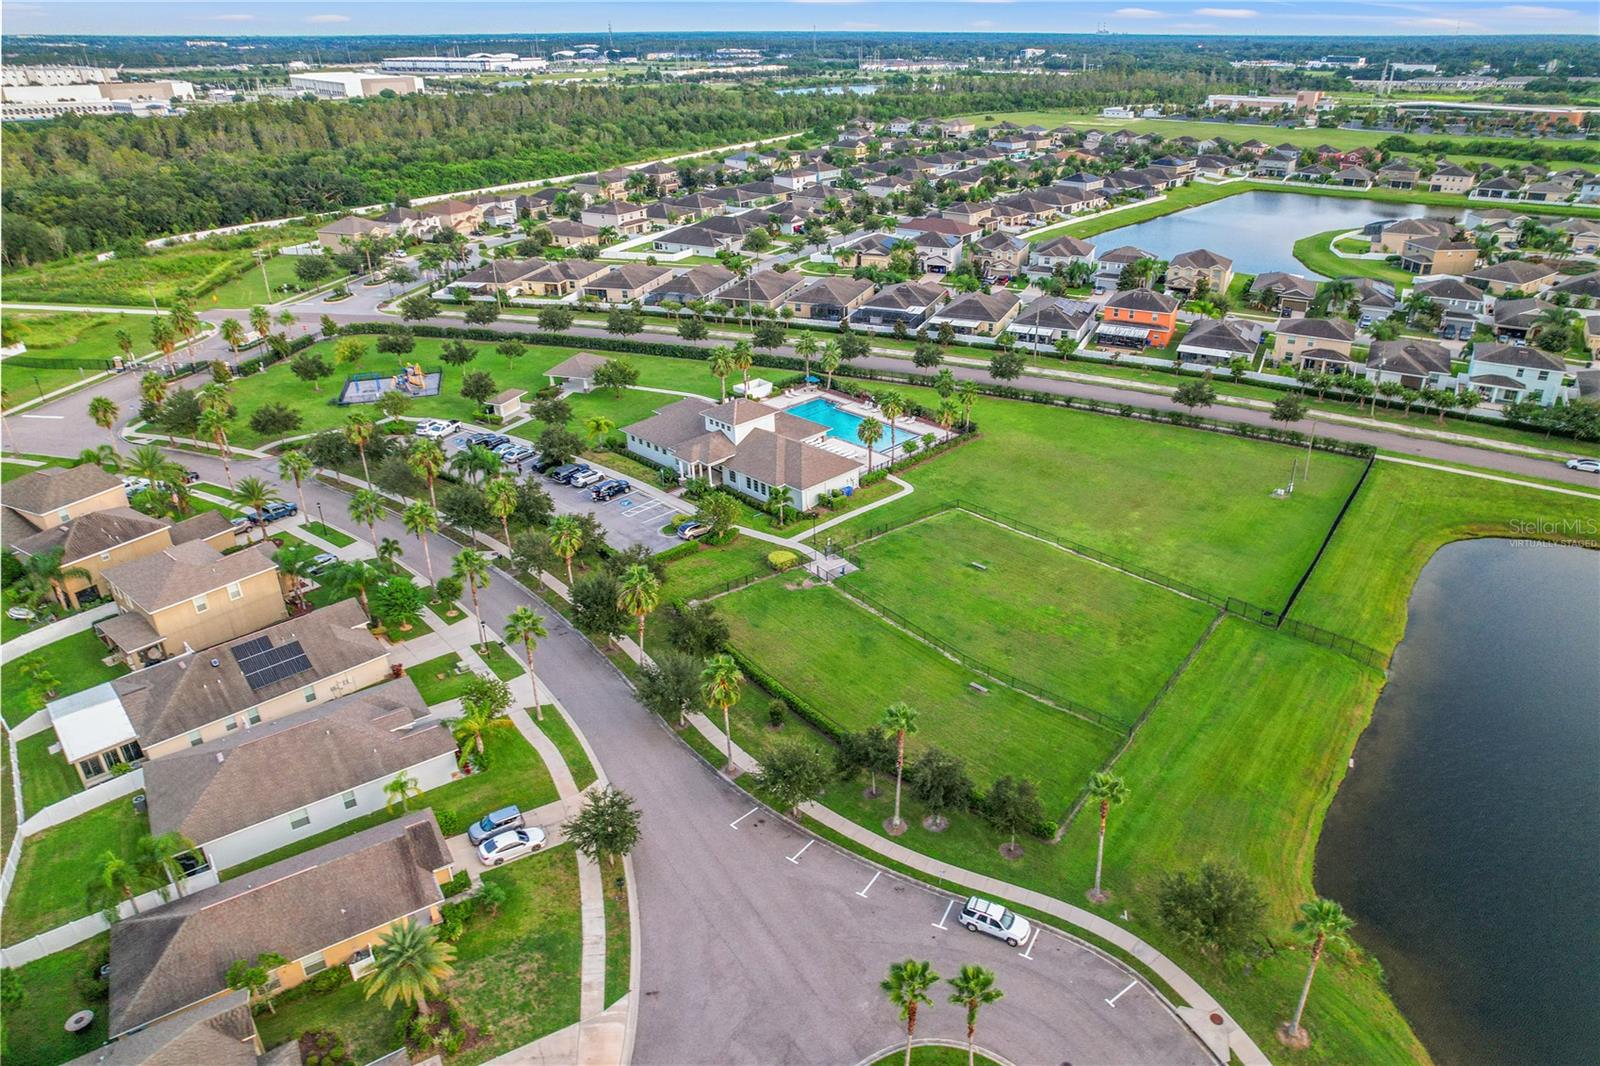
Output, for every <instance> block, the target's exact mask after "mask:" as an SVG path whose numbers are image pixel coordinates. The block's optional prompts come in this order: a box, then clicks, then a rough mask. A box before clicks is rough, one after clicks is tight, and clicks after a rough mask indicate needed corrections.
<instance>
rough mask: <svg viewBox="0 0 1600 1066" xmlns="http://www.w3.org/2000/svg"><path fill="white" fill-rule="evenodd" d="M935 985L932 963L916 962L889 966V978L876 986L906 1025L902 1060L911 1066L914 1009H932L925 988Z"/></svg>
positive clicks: (915, 1025)
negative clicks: (880, 989) (904, 1056)
mask: <svg viewBox="0 0 1600 1066" xmlns="http://www.w3.org/2000/svg"><path fill="white" fill-rule="evenodd" d="M938 982H939V975H938V974H937V973H934V971H933V964H932V963H930V962H922V961H919V960H917V959H907V960H906V961H904V962H895V963H890V964H889V976H888V977H886V978H884V980H883V981H882V982H881V983H880V984H879V986H878V987H880V988H882V989H883V990H884V992H885V993H887V994H888V996H889V1002H890V1003H893V1004H894V1005H895V1006H896V1007H899V1008H900V1019H901V1021H903V1022H905V1023H906V1061H905V1066H911V1041H912V1039H913V1038H915V1036H916V1034H917V1008H919V1007H923V1006H928V1007H931V1006H933V1000H931V999H929V998H928V989H930V988H932V987H933V986H934V985H935V984H937V983H938Z"/></svg>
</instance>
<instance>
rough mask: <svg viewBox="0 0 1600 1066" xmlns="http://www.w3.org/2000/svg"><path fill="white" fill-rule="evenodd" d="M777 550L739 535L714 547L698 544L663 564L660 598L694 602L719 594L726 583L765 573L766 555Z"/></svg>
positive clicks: (762, 542)
mask: <svg viewBox="0 0 1600 1066" xmlns="http://www.w3.org/2000/svg"><path fill="white" fill-rule="evenodd" d="M776 547H777V545H776V544H769V543H767V542H766V541H764V540H756V539H755V538H754V537H747V536H744V535H743V534H740V535H738V536H736V537H734V539H733V540H731V541H729V542H728V543H727V544H721V545H718V546H717V547H714V548H713V547H710V546H707V545H703V544H702V545H700V550H699V551H696V552H694V553H693V554H691V555H683V556H679V557H678V558H676V559H673V560H672V561H671V562H669V563H668V564H667V578H666V580H665V581H663V582H662V585H661V595H662V599H663V601H666V600H685V601H687V600H697V599H701V598H703V597H705V596H710V595H713V594H715V593H718V592H721V591H722V590H723V588H724V587H725V586H726V584H727V583H728V582H729V581H734V580H737V579H739V578H744V577H749V576H750V575H752V574H763V575H764V574H769V573H771V572H772V567H770V566H768V565H767V554H768V553H769V552H771V551H772V550H773V549H775V548H776Z"/></svg>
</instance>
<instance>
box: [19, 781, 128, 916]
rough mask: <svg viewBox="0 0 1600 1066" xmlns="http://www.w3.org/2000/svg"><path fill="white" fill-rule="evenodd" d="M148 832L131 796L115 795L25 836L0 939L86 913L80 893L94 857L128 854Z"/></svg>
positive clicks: (94, 866)
mask: <svg viewBox="0 0 1600 1066" xmlns="http://www.w3.org/2000/svg"><path fill="white" fill-rule="evenodd" d="M148 832H150V820H149V819H148V818H146V817H145V816H144V815H143V814H140V813H139V812H137V811H135V810H134V809H133V798H132V797H131V796H120V797H118V798H117V799H114V800H112V801H111V802H109V803H106V804H105V805H103V806H100V807H96V808H94V809H93V810H90V811H85V812H84V813H83V814H80V815H78V817H76V818H74V819H72V820H71V821H69V822H64V823H62V824H61V825H58V826H54V827H52V828H50V829H46V830H45V831H44V832H42V833H36V834H34V835H33V836H31V837H29V838H28V839H27V840H26V841H24V842H23V845H22V861H21V863H19V864H18V866H17V879H16V881H15V882H14V883H13V884H12V886H11V894H10V895H9V896H8V897H6V914H5V928H4V930H3V932H0V942H4V943H6V944H15V943H17V942H18V941H22V940H26V939H28V938H29V937H31V936H34V935H36V934H39V933H42V932H44V931H45V930H47V929H54V928H55V927H56V926H58V925H61V924H62V923H63V922H70V921H72V920H73V919H74V918H82V917H83V916H84V915H86V914H88V913H89V907H88V904H87V903H86V902H85V899H84V894H85V890H86V887H87V886H88V884H89V881H90V879H91V878H93V877H94V875H95V872H96V871H97V870H98V869H99V865H100V862H99V860H100V857H101V856H102V855H103V854H105V852H107V851H113V852H116V854H118V855H120V856H124V857H131V856H132V855H133V851H134V845H135V844H136V843H137V842H138V840H139V838H140V837H142V836H144V835H145V834H146V833H148Z"/></svg>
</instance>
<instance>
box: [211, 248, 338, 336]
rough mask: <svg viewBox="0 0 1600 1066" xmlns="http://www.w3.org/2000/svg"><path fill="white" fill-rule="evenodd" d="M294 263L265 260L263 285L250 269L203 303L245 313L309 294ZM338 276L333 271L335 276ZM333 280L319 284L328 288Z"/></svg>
mask: <svg viewBox="0 0 1600 1066" xmlns="http://www.w3.org/2000/svg"><path fill="white" fill-rule="evenodd" d="M297 262H299V257H298V256H293V255H275V256H273V257H272V258H271V259H268V260H267V277H266V281H262V279H261V267H260V266H252V267H251V268H250V269H249V270H246V271H245V272H244V273H242V274H240V275H239V276H238V277H236V278H234V279H233V280H231V281H225V282H223V283H222V284H221V285H219V286H217V288H216V289H215V290H214V291H213V292H211V293H209V294H208V295H207V296H206V298H205V302H206V303H207V304H209V305H211V306H212V307H236V308H240V309H248V308H251V307H255V306H256V305H258V304H268V303H274V302H276V301H278V300H283V299H287V298H288V297H289V296H292V295H294V294H295V293H299V292H308V291H310V290H311V289H312V288H314V287H315V286H311V285H306V284H304V283H302V282H301V281H300V279H299V278H298V277H297V276H296V275H295V272H294V265H295V263H297ZM337 273H338V271H337V270H335V271H334V274H335V275H337ZM332 280H333V277H332V276H330V277H329V278H328V279H327V280H326V281H324V282H322V283H321V284H328V283H329V282H331V281H332ZM268 285H270V286H271V287H272V288H271V291H270V292H269V291H268V289H267V286H268ZM285 286H287V289H286V288H285ZM241 321H242V320H241Z"/></svg>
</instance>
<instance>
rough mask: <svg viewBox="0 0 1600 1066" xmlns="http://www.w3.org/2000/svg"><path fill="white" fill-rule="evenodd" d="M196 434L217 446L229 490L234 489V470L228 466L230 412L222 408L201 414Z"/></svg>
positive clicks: (196, 426)
mask: <svg viewBox="0 0 1600 1066" xmlns="http://www.w3.org/2000/svg"><path fill="white" fill-rule="evenodd" d="M195 432H196V433H199V434H200V435H201V436H203V437H209V438H210V439H211V442H212V443H213V444H215V445H216V446H217V451H218V452H220V453H221V454H222V473H223V476H224V477H226V478H227V479H228V488H230V489H231V488H233V468H232V467H230V466H229V465H228V459H229V457H230V455H229V452H228V412H227V411H226V410H224V409H223V408H221V407H213V408H211V409H210V410H208V411H201V412H200V421H199V422H197V423H196V424H195Z"/></svg>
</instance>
